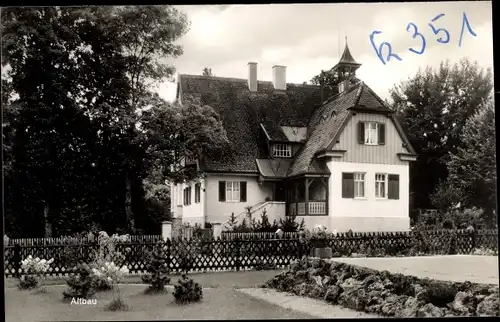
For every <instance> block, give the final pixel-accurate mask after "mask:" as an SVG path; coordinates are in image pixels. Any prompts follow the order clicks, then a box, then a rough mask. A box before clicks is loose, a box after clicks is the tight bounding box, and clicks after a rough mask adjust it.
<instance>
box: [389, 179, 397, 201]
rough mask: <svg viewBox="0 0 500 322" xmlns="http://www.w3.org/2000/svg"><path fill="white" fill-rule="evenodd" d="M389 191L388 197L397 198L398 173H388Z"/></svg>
mask: <svg viewBox="0 0 500 322" xmlns="http://www.w3.org/2000/svg"><path fill="white" fill-rule="evenodd" d="M388 189H389V191H388V196H387V197H388V198H389V199H399V174H390V175H389V188H388Z"/></svg>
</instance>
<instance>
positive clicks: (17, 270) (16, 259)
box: [12, 244, 21, 278]
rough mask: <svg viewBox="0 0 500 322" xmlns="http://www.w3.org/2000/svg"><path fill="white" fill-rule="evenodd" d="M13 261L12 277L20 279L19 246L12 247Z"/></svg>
mask: <svg viewBox="0 0 500 322" xmlns="http://www.w3.org/2000/svg"><path fill="white" fill-rule="evenodd" d="M12 260H13V266H14V269H15V272H14V277H17V278H20V277H21V272H20V269H21V245H19V244H15V245H14V256H13V258H12Z"/></svg>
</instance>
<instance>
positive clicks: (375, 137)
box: [358, 122, 385, 145]
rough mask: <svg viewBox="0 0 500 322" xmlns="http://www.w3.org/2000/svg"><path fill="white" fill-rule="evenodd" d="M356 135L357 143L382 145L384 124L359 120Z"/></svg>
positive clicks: (383, 142) (383, 141)
mask: <svg viewBox="0 0 500 322" xmlns="http://www.w3.org/2000/svg"><path fill="white" fill-rule="evenodd" d="M358 136H359V137H358V141H359V144H364V145H384V144H385V124H383V123H377V122H359V129H358Z"/></svg>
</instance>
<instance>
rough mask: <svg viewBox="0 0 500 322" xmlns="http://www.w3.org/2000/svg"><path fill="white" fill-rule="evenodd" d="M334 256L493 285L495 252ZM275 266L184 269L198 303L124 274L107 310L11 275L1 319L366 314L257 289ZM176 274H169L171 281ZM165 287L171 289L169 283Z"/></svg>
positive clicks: (54, 283)
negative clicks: (124, 308) (21, 285)
mask: <svg viewBox="0 0 500 322" xmlns="http://www.w3.org/2000/svg"><path fill="white" fill-rule="evenodd" d="M335 260H337V261H343V262H348V263H351V264H355V265H361V266H367V267H371V268H374V269H379V270H388V271H391V272H395V273H403V274H405V275H416V276H419V277H430V278H435V279H441V280H452V281H460V282H463V281H466V280H468V281H471V282H477V283H489V284H497V285H498V257H496V256H462V255H456V256H428V257H406V258H405V257H398V258H336V259H335ZM280 272H281V271H278V270H275V271H258V272H257V271H244V272H222V273H207V274H190V276H191V277H192V278H193V279H194V280H195V281H197V282H199V283H200V284H201V285H202V286H203V287H204V290H203V295H204V298H203V301H202V302H201V303H196V304H190V305H187V306H179V305H177V304H174V303H173V296H172V295H171V294H168V295H167V296H159V295H152V296H145V295H142V292H143V290H144V289H145V288H146V286H145V285H144V284H140V283H141V280H140V277H139V276H131V277H128V278H127V279H126V280H125V281H124V282H125V283H126V284H123V285H121V286H120V290H121V292H122V294H123V297H124V298H125V299H126V300H127V303H128V304H129V305H130V310H129V311H128V312H107V311H104V310H103V307H104V306H105V305H106V304H107V303H108V302H109V301H110V300H111V298H112V292H104V293H98V294H97V295H96V298H97V305H96V306H77V305H70V304H69V303H65V302H63V301H62V300H61V299H62V291H63V290H64V289H65V286H64V285H61V284H62V280H61V279H59V280H50V281H46V285H49V286H47V290H48V293H46V294H43V295H36V294H34V292H33V291H20V290H18V289H17V288H16V287H15V285H16V280H15V279H11V278H8V279H5V282H6V283H5V286H6V287H5V299H6V302H5V308H6V321H43V320H45V321H49V320H50V321H62V320H64V321H72V320H73V321H74V320H89V321H92V320H94V321H96V320H158V319H161V320H180V319H273V318H290V319H311V318H328V317H336V318H370V317H375V316H370V315H367V314H364V313H362V312H354V311H351V310H348V309H345V308H341V307H338V306H333V305H330V304H328V303H326V302H322V301H318V300H312V299H307V298H302V297H299V296H295V295H290V294H286V293H279V292H277V291H273V290H266V289H259V288H257V287H258V285H259V284H261V283H263V282H265V281H267V280H268V279H270V278H271V277H273V276H275V275H276V274H279V273H280ZM177 279H178V276H172V282H176V281H177ZM170 292H171V289H170Z"/></svg>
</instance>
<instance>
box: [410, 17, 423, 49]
mask: <svg viewBox="0 0 500 322" xmlns="http://www.w3.org/2000/svg"><path fill="white" fill-rule="evenodd" d="M410 27H413V28H414V31H413V36H412V37H413V39H415V38H417V37H420V39H421V41H422V47H421V48H420V51H418V50H415V49H413V48H408V50H409V51H411V52H412V53H415V54H417V55H422V54H423V53H424V51H425V37H424V35H422V34H421V33H419V32H418V27H417V25H415V24H414V23H413V22H410V23H409V24H408V26H406V31H410Z"/></svg>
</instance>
